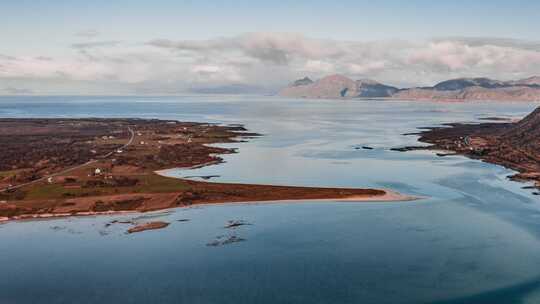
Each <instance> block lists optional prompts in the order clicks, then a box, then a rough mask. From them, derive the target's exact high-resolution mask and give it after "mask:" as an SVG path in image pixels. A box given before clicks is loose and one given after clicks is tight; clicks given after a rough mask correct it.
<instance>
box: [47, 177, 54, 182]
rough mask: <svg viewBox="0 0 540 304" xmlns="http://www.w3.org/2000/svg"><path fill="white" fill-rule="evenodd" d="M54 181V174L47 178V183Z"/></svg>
mask: <svg viewBox="0 0 540 304" xmlns="http://www.w3.org/2000/svg"><path fill="white" fill-rule="evenodd" d="M52 182H53V178H52V176H51V177H49V178H47V183H49V184H52Z"/></svg>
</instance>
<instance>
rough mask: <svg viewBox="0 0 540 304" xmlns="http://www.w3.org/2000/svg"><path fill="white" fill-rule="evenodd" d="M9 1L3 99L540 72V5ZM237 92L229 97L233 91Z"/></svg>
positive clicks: (406, 82)
mask: <svg viewBox="0 0 540 304" xmlns="http://www.w3.org/2000/svg"><path fill="white" fill-rule="evenodd" d="M276 2H277V1H234V0H230V1H172V0H171V1H167V0H154V1H137V0H131V1H127V0H116V1H103V0H94V1H77V0H71V1H65V0H55V1H44V0H32V1H30V0H18V1H1V2H0V39H1V42H0V94H7V95H11V94H81V95H85V94H92V95H93V94H102V95H107V94H111V95H115V94H118V95H122V94H177V93H185V92H207V91H211V92H219V91H220V90H224V91H231V90H233V91H235V90H237V91H243V92H244V91H245V92H272V91H275V90H277V89H279V88H280V87H282V86H285V85H287V83H289V82H291V81H293V80H294V79H297V78H301V77H304V76H309V77H311V78H314V79H316V78H320V77H322V76H324V75H328V74H335V73H340V74H344V75H346V76H349V77H351V78H355V79H360V78H372V79H375V80H378V81H381V82H384V83H388V84H391V85H396V86H400V87H406V86H424V85H433V84H434V83H436V82H438V81H441V80H445V79H449V78H456V77H477V76H485V77H491V78H498V79H502V80H508V79H516V78H525V77H529V76H532V75H540V35H539V34H538V29H539V28H540V1H536V0H529V1H520V0H517V1H499V0H491V1H488V0H484V1H482V0H478V1H464V0H461V1H460V0H456V1H427V0H425V1H424V0H409V1H390V0H388V1H384V0H382V1H373V0H371V1H318V0H312V1H301V0H300V1H288V2H285V1H281V2H279V3H276ZM231 88H232V89H231Z"/></svg>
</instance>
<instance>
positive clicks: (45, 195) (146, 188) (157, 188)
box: [19, 173, 189, 200]
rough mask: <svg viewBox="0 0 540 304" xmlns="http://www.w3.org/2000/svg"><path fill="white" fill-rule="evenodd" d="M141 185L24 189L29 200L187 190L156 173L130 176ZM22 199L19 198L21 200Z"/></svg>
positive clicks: (32, 186)
mask: <svg viewBox="0 0 540 304" xmlns="http://www.w3.org/2000/svg"><path fill="white" fill-rule="evenodd" d="M130 177H131V178H137V179H138V180H139V183H138V184H137V185H136V186H131V187H91V188H84V187H80V188H69V187H65V186H64V185H62V184H55V183H53V184H45V183H38V184H35V185H30V186H28V187H25V188H23V189H22V191H23V192H24V198H23V199H27V200H39V199H62V198H64V199H65V198H70V197H84V196H100V195H112V194H124V193H170V192H178V191H184V190H187V189H188V187H189V186H187V185H186V184H185V183H184V182H183V181H182V180H179V179H175V178H170V177H163V176H160V175H157V174H154V173H151V174H145V175H135V176H130ZM20 198H21V197H19V199H20Z"/></svg>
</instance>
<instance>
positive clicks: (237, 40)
mask: <svg viewBox="0 0 540 304" xmlns="http://www.w3.org/2000/svg"><path fill="white" fill-rule="evenodd" d="M71 50H72V52H71V55H69V56H64V57H59V56H55V57H54V58H51V57H50V56H48V54H28V55H20V56H12V55H8V54H4V55H0V79H17V80H18V82H17V84H19V83H21V82H22V85H21V86H22V87H24V80H25V79H26V80H28V81H30V80H50V81H48V82H43V83H45V84H47V83H58V82H65V83H70V84H71V83H90V82H91V83H93V84H96V85H95V86H96V87H102V88H103V90H105V91H107V90H115V89H117V88H118V87H122V88H128V89H129V90H132V91H133V92H153V93H162V92H182V91H189V90H190V89H191V88H204V87H226V86H229V85H235V86H238V85H239V84H242V85H246V86H257V87H265V88H268V89H269V90H275V89H276V88H279V87H281V86H283V85H285V84H287V83H289V82H290V81H291V80H293V79H296V78H299V77H303V76H306V75H307V76H310V77H312V78H318V77H321V76H324V75H327V74H331V73H343V74H345V75H348V76H350V77H353V78H358V79H360V78H374V79H377V80H379V81H383V82H387V83H389V84H393V85H398V86H411V85H431V84H433V83H435V82H438V81H441V80H445V79H448V78H453V77H472V76H486V77H491V78H499V79H502V80H507V79H516V78H525V77H528V76H531V75H535V74H539V73H540V42H534V41H522V40H515V39H505V38H482V37H479V38H460V37H450V38H437V39H431V40H426V41H403V40H388V41H371V42H359V41H340V40H329V39H314V38H309V37H306V36H304V35H302V34H297V33H248V34H243V35H238V36H231V37H218V38H215V39H207V40H171V39H155V40H151V41H148V42H144V43H128V42H123V41H119V40H109V41H90V42H83V43H75V44H72V45H71ZM33 83H34V84H35V83H40V81H35V82H33ZM35 86H38V85H37V84H36V85H35ZM33 88H34V87H33ZM38 89H39V88H36V90H38Z"/></svg>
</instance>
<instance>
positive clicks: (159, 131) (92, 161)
mask: <svg viewBox="0 0 540 304" xmlns="http://www.w3.org/2000/svg"><path fill="white" fill-rule="evenodd" d="M254 136H258V134H254V133H249V132H247V131H246V129H244V127H243V126H240V125H227V126H223V125H215V124H205V123H194V122H179V121H174V120H155V119H96V118H87V119H0V220H13V219H24V218H36V217H56V216H70V215H95V214H103V213H105V214H106V213H113V212H133V211H138V212H145V211H153V210H160V209H167V208H174V207H181V206H190V205H194V204H208V203H230V202H257V201H276V200H305V199H344V200H357V201H371V200H403V199H406V197H403V196H400V195H398V194H395V193H392V192H389V191H385V190H378V189H344V188H317V187H289V186H271V185H250V184H228V183H212V182H201V181H194V180H188V179H177V178H171V177H166V176H162V175H160V174H158V173H156V171H158V170H163V169H169V168H176V167H185V168H189V167H197V166H205V165H210V164H217V163H220V162H222V159H221V158H220V157H219V156H218V155H219V154H225V153H234V152H235V150H234V149H225V148H220V147H216V146H210V145H208V144H215V143H228V142H235V141H237V140H247V139H249V138H251V137H254Z"/></svg>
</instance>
